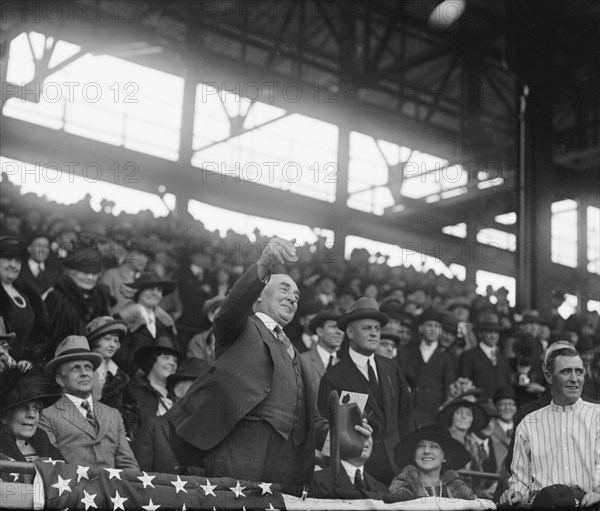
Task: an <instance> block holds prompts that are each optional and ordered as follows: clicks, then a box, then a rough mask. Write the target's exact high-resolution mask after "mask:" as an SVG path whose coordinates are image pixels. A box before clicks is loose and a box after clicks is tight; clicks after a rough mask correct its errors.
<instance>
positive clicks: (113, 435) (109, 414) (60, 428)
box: [40, 396, 139, 470]
mask: <svg viewBox="0 0 600 511" xmlns="http://www.w3.org/2000/svg"><path fill="white" fill-rule="evenodd" d="M93 406H94V417H95V418H96V422H97V423H98V432H97V433H96V431H94V428H93V427H92V426H91V425H90V423H89V422H88V421H87V420H86V419H85V417H84V416H83V414H82V413H81V412H80V411H79V410H78V409H77V407H76V406H75V405H74V404H73V402H72V401H71V400H70V399H69V398H68V397H66V396H62V397H61V398H60V399H59V400H58V401H57V402H56V403H54V404H53V405H52V406H49V407H48V408H45V409H44V413H43V414H42V416H41V418H40V427H41V428H42V429H43V430H44V431H46V433H47V434H48V438H49V439H50V442H52V443H53V444H54V445H55V446H56V447H57V448H58V450H59V451H60V452H61V453H62V454H63V456H64V457H65V460H66V461H67V463H71V464H73V465H84V466H89V467H104V468H122V469H133V470H139V467H138V463H137V461H136V459H135V457H134V456H133V452H132V451H131V448H130V447H129V441H128V440H127V437H126V436H125V426H124V425H123V418H122V417H121V414H120V413H119V411H118V410H116V409H114V408H111V407H110V406H106V405H104V404H102V403H100V402H98V401H94V405H93Z"/></svg>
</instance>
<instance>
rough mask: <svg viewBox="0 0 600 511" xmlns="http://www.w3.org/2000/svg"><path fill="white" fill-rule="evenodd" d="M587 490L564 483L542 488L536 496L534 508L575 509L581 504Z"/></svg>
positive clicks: (532, 504)
mask: <svg viewBox="0 0 600 511" xmlns="http://www.w3.org/2000/svg"><path fill="white" fill-rule="evenodd" d="M584 496H585V492H584V491H583V490H581V489H579V488H571V487H570V486H566V485H564V484H553V485H552V486H546V487H545V488H542V489H541V490H540V492H539V493H538V494H537V495H536V496H535V499H533V502H532V503H531V507H532V508H533V509H575V508H579V507H580V506H581V501H582V500H583V497H584Z"/></svg>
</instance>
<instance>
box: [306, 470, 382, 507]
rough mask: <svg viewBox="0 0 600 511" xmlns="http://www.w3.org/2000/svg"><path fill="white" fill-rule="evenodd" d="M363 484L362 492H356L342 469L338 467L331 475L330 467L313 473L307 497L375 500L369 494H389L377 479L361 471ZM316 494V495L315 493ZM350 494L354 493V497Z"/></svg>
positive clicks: (352, 483) (352, 482)
mask: <svg viewBox="0 0 600 511" xmlns="http://www.w3.org/2000/svg"><path fill="white" fill-rule="evenodd" d="M363 477H364V482H365V489H364V490H357V489H356V488H355V487H354V481H351V480H350V478H349V477H348V474H347V473H346V471H345V470H344V467H340V468H339V470H338V471H337V473H335V474H334V473H333V471H332V470H331V467H329V468H326V469H323V470H319V471H317V472H315V474H314V476H313V480H312V484H311V490H313V491H309V495H310V496H311V497H315V498H320V497H321V498H329V499H331V498H346V499H349V498H356V499H364V498H377V496H374V495H369V493H371V492H379V493H389V492H390V490H389V489H388V487H387V486H386V485H385V484H383V483H380V482H379V481H378V480H377V479H375V478H374V477H372V476H370V475H369V474H367V472H365V471H364V470H363ZM315 492H316V493H315ZM352 492H356V495H354V494H353V493H352Z"/></svg>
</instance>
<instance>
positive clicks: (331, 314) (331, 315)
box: [308, 307, 341, 334]
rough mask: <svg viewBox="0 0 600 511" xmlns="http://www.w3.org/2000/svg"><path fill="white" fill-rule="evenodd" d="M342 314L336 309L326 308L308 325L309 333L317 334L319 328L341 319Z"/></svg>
mask: <svg viewBox="0 0 600 511" xmlns="http://www.w3.org/2000/svg"><path fill="white" fill-rule="evenodd" d="M340 315H341V313H340V311H339V310H338V309H337V308H336V307H325V308H324V309H322V310H320V311H319V312H318V313H317V315H316V316H315V317H313V318H312V319H311V320H310V322H309V323H308V330H309V332H311V333H313V334H316V333H317V328H318V327H320V326H323V323H325V321H335V322H337V320H338V319H339V317H340Z"/></svg>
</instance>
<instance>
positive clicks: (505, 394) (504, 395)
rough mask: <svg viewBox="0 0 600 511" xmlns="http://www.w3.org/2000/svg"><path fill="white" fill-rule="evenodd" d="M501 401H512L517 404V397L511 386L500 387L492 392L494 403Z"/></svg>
mask: <svg viewBox="0 0 600 511" xmlns="http://www.w3.org/2000/svg"><path fill="white" fill-rule="evenodd" d="M502 399H512V400H513V401H514V402H515V404H516V405H518V404H519V400H518V399H517V395H516V394H515V391H514V389H513V388H512V385H511V386H505V387H500V388H499V389H497V390H496V392H494V403H497V402H498V401H501V400H502Z"/></svg>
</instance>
